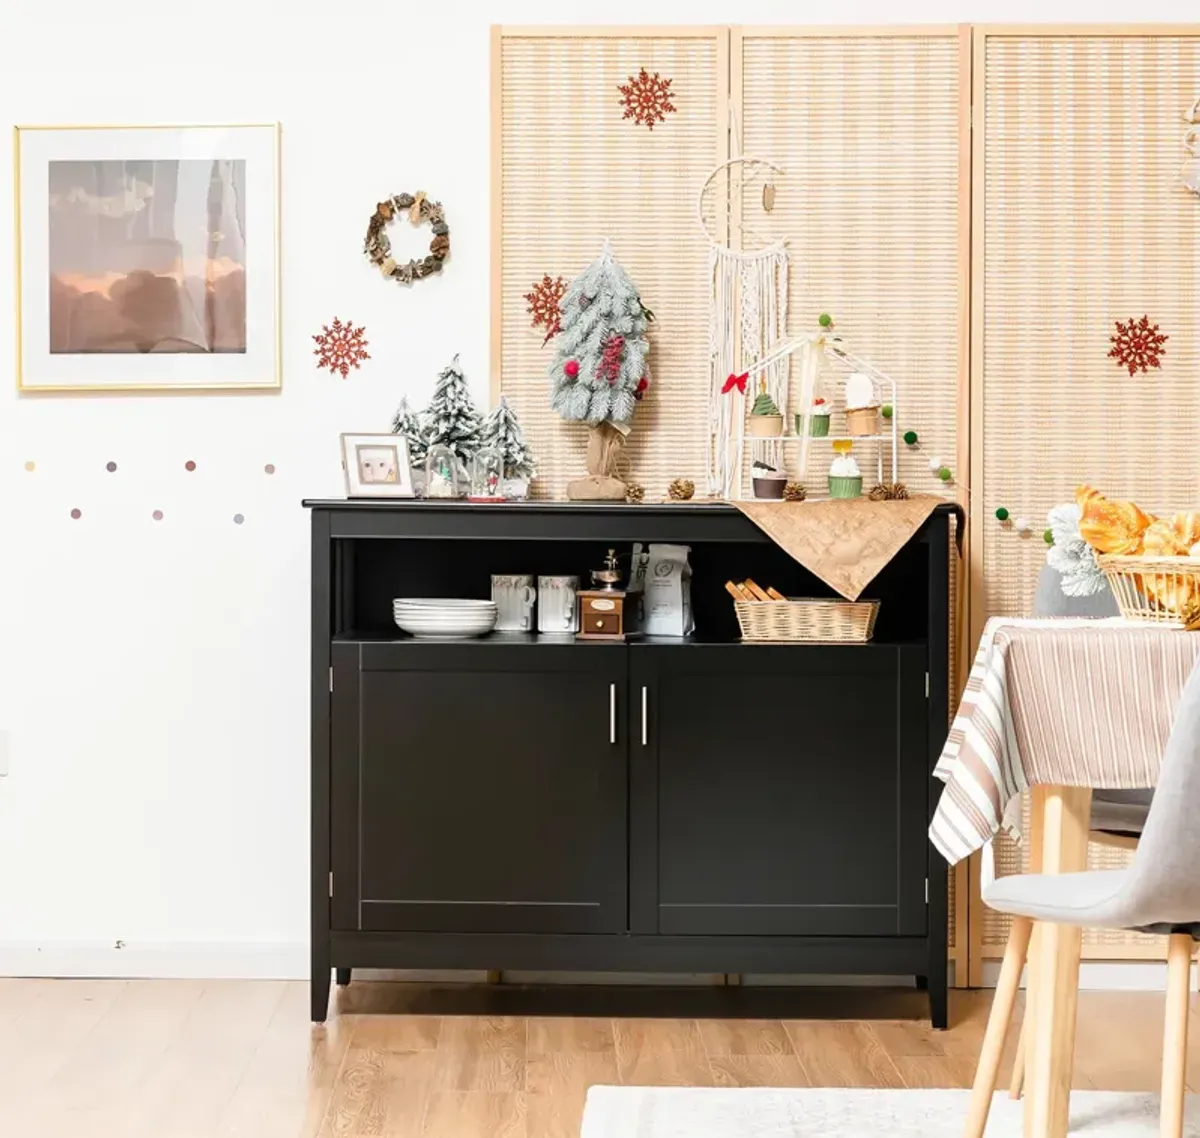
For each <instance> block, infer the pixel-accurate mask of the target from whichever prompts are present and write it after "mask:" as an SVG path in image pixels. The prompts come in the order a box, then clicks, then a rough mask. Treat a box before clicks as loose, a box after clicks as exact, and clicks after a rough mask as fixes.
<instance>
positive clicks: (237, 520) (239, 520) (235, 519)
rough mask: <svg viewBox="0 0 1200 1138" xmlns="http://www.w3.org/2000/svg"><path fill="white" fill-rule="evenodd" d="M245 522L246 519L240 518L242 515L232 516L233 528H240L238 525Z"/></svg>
mask: <svg viewBox="0 0 1200 1138" xmlns="http://www.w3.org/2000/svg"><path fill="white" fill-rule="evenodd" d="M245 520H246V519H245V518H244V517H242V515H241V514H234V515H233V524H234V525H235V526H240V525H241V524H242V522H244V521H245Z"/></svg>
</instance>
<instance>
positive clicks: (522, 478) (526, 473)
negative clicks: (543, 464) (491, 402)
mask: <svg viewBox="0 0 1200 1138" xmlns="http://www.w3.org/2000/svg"><path fill="white" fill-rule="evenodd" d="M483 445H484V446H490V447H495V448H496V449H497V450H498V451H499V452H500V454H501V455H502V456H503V459H504V496H505V497H506V498H514V499H517V500H518V501H520V500H523V499H525V498H527V497H528V496H529V480H530V479H531V478H532V477H533V476H534V474H535V473H536V472H537V471H536V467H535V465H534V461H533V455H532V454H530V452H529V444H528V443H526V442H525V432H524V431H523V430H521V424H520V422H519V421H518V419H517V413H516V412H515V411H514V410H513V409H512V408H511V407H510V406H509V405H508V400H507V399H505V398H504V396H503V395H502V396H500V405H499V406H498V407H497V408H496V409H495V410H494V411H493V412H492V413H491V414H490V415H489V416H488V417H487V420H486V422H485V423H484V424H483Z"/></svg>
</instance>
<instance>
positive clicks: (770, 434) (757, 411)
mask: <svg viewBox="0 0 1200 1138" xmlns="http://www.w3.org/2000/svg"><path fill="white" fill-rule="evenodd" d="M749 431H750V434H751V435H753V436H754V437H755V438H756V439H776V438H778V437H779V436H780V435H782V434H783V416H782V415H781V414H780V412H779V408H778V407H776V406H775V400H774V399H772V398H771V396H770V394H769V393H768V392H767V381H766V380H765V379H764V380H763V381H762V386H761V389H760V390H759V393H758V396H757V398H756V399H755V400H754V406H752V407H751V408H750V425H749Z"/></svg>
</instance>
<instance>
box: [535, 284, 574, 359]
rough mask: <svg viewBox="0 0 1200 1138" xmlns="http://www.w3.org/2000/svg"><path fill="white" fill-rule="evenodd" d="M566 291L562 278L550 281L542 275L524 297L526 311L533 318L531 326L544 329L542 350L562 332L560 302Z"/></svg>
mask: <svg viewBox="0 0 1200 1138" xmlns="http://www.w3.org/2000/svg"><path fill="white" fill-rule="evenodd" d="M566 291H567V282H566V281H564V280H563V279H562V277H555V278H554V279H553V280H551V279H550V276H549V274H543V276H542V279H541V280H540V281H538V282H537V283H536V284H535V285H534V286H533V288H532V289H531V290H530V291H529V292H527V293H526V294H525V296H524V299H525V301H526V303H528V305H529V307H528V308H527V309H526V311H527V312H528V313H530V315H532V316H533V326H534V327H535V328H545V329H546V338H545V339H544V340H543V341H542V347H543V348H544V347H545V346H546V345H547V344H548V343H550V341H551V340H553V339H554V337H555V336H557V335H558V334H559V332H561V331H562V308H561V306H560V302H561V301H562V298H563V296H564V295H565V294H566Z"/></svg>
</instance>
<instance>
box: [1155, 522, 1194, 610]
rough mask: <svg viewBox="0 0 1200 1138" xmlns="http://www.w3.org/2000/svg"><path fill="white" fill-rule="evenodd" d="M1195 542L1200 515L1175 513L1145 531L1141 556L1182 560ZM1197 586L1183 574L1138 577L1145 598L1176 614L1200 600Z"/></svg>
mask: <svg viewBox="0 0 1200 1138" xmlns="http://www.w3.org/2000/svg"><path fill="white" fill-rule="evenodd" d="M1198 541H1200V513H1186V514H1176V515H1175V516H1174V517H1173V518H1159V519H1157V520H1156V521H1154V522H1152V523H1151V524H1150V525H1149V526H1148V527H1147V528H1146V533H1145V539H1144V545H1145V553H1146V555H1147V556H1148V557H1186V556H1188V554H1189V553H1190V552H1191V550H1192V548H1193V546H1195V545H1196V543H1197V542H1198ZM1198 585H1200V583H1198V582H1197V581H1196V579H1195V578H1193V577H1191V576H1190V575H1188V576H1185V575H1183V574H1172V573H1164V574H1162V575H1161V576H1158V575H1152V574H1146V575H1145V576H1143V578H1142V588H1143V590H1144V591H1145V593H1146V596H1148V597H1150V598H1151V599H1152V600H1154V601H1157V602H1158V604H1160V605H1161V606H1162V607H1163V608H1166V609H1170V610H1171V611H1172V612H1177V613H1182V612H1183V611H1184V610H1185V609H1190V608H1191V607H1192V606H1194V605H1195V603H1196V602H1197V600H1200V588H1198Z"/></svg>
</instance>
